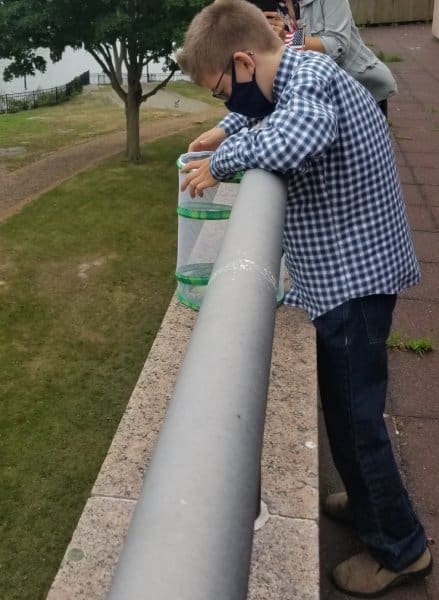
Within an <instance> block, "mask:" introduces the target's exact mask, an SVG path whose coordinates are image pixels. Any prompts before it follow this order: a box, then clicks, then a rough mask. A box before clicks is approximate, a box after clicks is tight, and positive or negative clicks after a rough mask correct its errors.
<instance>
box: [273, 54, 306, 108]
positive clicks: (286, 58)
mask: <svg viewBox="0 0 439 600" xmlns="http://www.w3.org/2000/svg"><path fill="white" fill-rule="evenodd" d="M300 54H301V52H300V51H298V50H293V49H292V48H288V46H285V48H284V51H283V54H282V58H281V59H280V63H279V67H278V69H277V73H276V76H275V78H274V82H273V100H274V102H275V103H276V102H277V101H278V100H279V98H280V96H281V95H282V92H283V90H284V88H285V86H286V85H287V83H288V82H289V81H290V79H291V75H292V73H293V71H294V70H295V68H296V66H297V64H298V62H299V60H300Z"/></svg>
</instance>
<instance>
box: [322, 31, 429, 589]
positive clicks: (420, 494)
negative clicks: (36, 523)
mask: <svg viewBox="0 0 439 600" xmlns="http://www.w3.org/2000/svg"><path fill="white" fill-rule="evenodd" d="M362 35H363V37H364V39H365V40H366V42H367V43H370V44H374V46H373V49H374V50H375V51H378V50H380V49H382V50H383V51H384V52H385V53H387V54H388V53H392V54H397V55H399V56H401V57H403V58H404V61H403V62H393V63H392V64H390V65H389V66H390V67H391V69H392V71H393V72H394V74H395V76H396V79H397V81H398V87H399V93H398V95H397V96H395V97H394V99H392V100H391V102H390V120H391V124H392V130H393V133H394V140H395V149H396V155H397V160H398V166H399V171H400V174H401V178H402V182H403V185H404V192H405V198H406V203H407V211H408V215H409V220H410V224H411V227H412V231H413V238H414V243H415V246H416V250H417V254H418V258H419V260H420V262H421V269H422V283H421V284H420V285H419V286H417V287H415V288H413V289H410V290H408V291H407V292H405V293H404V294H402V296H401V298H400V300H399V302H398V306H397V310H396V316H395V321H394V330H397V331H399V332H400V333H402V334H405V335H407V336H409V337H411V338H419V337H421V336H429V337H431V338H432V339H433V340H434V342H435V346H436V348H437V351H436V352H434V353H432V354H430V355H426V356H424V357H422V358H419V357H417V356H415V355H413V354H408V353H405V352H404V353H403V352H399V351H392V352H391V357H390V372H391V373H390V374H391V380H390V389H389V394H388V406H387V413H388V415H389V417H388V427H389V430H390V431H391V434H392V437H393V440H394V446H395V450H396V453H397V454H398V457H399V460H400V465H401V469H402V472H403V474H404V477H405V479H406V481H407V486H408V489H409V491H410V493H411V496H412V498H413V501H414V504H415V506H416V509H417V512H418V514H419V516H420V518H421V520H422V521H423V523H424V525H425V528H426V530H427V535H428V536H429V537H430V538H432V539H437V544H436V545H433V546H432V547H431V549H432V552H433V556H434V557H435V562H436V568H435V569H434V571H433V573H432V575H431V576H430V577H429V578H428V579H427V580H426V581H425V582H422V583H419V584H416V585H412V586H406V587H405V588H399V589H395V590H394V591H393V592H391V593H389V594H388V596H386V598H389V600H438V599H439V548H438V544H439V467H438V464H439V450H438V444H437V440H439V403H438V389H439V67H438V65H439V41H438V40H435V39H434V38H432V35H431V25H430V24H425V25H424V24H421V25H419V24H416V25H407V26H398V27H376V28H368V29H366V30H364V31H363V34H362ZM325 437H326V436H325V434H324V427H323V425H321V443H320V448H321V449H320V492H321V495H322V497H323V496H324V495H326V494H327V493H328V491H334V490H336V489H340V487H339V482H338V481H337V477H336V475H335V472H334V468H333V466H332V463H331V459H330V458H329V450H328V447H327V443H326V439H325ZM320 542H321V549H320V552H321V598H322V599H323V600H342V599H345V598H348V597H347V596H345V595H343V594H339V593H337V592H335V591H334V590H333V589H332V588H331V586H330V584H329V583H328V579H327V572H328V571H329V570H330V569H331V568H332V567H333V566H334V565H335V564H337V563H338V562H340V560H343V559H345V558H347V557H348V556H350V554H352V552H353V551H355V550H356V549H357V548H358V547H359V546H358V541H357V540H356V539H355V537H354V535H353V534H352V533H350V532H349V531H347V530H344V529H342V528H341V527H340V526H337V525H336V524H333V523H331V522H330V521H329V520H328V519H327V518H325V517H321V526H320Z"/></svg>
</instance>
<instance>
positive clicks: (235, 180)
mask: <svg viewBox="0 0 439 600" xmlns="http://www.w3.org/2000/svg"><path fill="white" fill-rule="evenodd" d="M243 177H244V171H238V172H237V173H235V174H234V175H232V177H231V178H230V179H226V181H227V183H241V179H242V178H243Z"/></svg>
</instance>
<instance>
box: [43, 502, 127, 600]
mask: <svg viewBox="0 0 439 600" xmlns="http://www.w3.org/2000/svg"><path fill="white" fill-rule="evenodd" d="M134 507H135V502H133V501H131V500H124V499H121V498H118V499H116V498H90V499H89V500H88V502H87V504H86V506H85V508H84V511H83V513H82V516H81V518H80V520H79V523H78V525H77V527H76V530H75V532H74V534H73V537H72V540H71V542H70V545H69V547H68V549H67V552H66V554H65V556H64V558H63V561H62V563H61V567H60V570H59V571H58V574H57V576H56V577H55V580H54V582H53V584H52V587H51V589H50V591H49V594H48V596H47V599H46V600H77V599H78V598H80V599H81V600H82V599H84V600H104V598H105V597H106V594H107V592H108V589H109V586H110V582H111V577H112V574H113V571H114V568H115V565H116V562H117V559H118V556H119V553H120V550H121V548H122V544H123V539H124V536H125V534H126V532H127V530H128V524H129V522H130V519H131V516H132V513H133V511H134Z"/></svg>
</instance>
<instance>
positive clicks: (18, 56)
mask: <svg viewBox="0 0 439 600" xmlns="http://www.w3.org/2000/svg"><path fill="white" fill-rule="evenodd" d="M207 3H208V2H206V0H204V1H203V0H80V1H78V0H0V57H1V58H6V59H9V60H11V61H12V62H11V63H10V64H9V65H8V66H7V67H6V69H5V72H4V78H5V79H6V80H8V79H12V78H13V77H19V76H23V75H29V74H31V75H33V74H35V71H36V70H40V71H44V70H45V68H46V61H45V59H44V58H43V57H42V56H41V55H40V54H39V53H38V49H39V48H49V49H50V57H51V59H52V60H53V61H57V60H60V59H61V57H62V54H63V52H64V49H65V48H66V47H67V46H71V47H73V48H76V49H78V48H81V47H84V48H85V49H86V50H87V51H88V52H89V53H90V54H91V55H92V56H93V57H94V58H95V60H96V61H97V62H98V63H99V65H100V66H101V68H102V70H103V71H104V73H106V75H107V76H108V77H109V78H110V81H111V84H112V86H113V88H114V90H115V91H116V92H117V94H118V95H119V96H120V98H122V100H123V101H124V103H125V109H126V110H125V111H126V117H127V154H128V156H129V158H131V159H132V160H137V159H139V158H140V153H139V107H140V104H141V103H142V102H144V101H145V100H147V99H148V97H150V96H151V95H153V94H155V93H156V92H157V91H158V89H160V88H161V87H164V86H165V85H166V83H167V81H168V80H169V78H170V76H169V77H168V79H166V80H164V81H163V82H160V83H159V84H157V85H156V86H155V87H154V88H152V89H148V90H147V91H144V90H143V89H142V86H141V83H140V79H141V76H142V72H143V69H144V68H145V66H147V65H148V64H149V63H151V62H154V61H157V60H159V59H162V60H163V59H164V61H165V64H166V65H167V67H168V70H169V73H170V74H171V75H172V73H173V72H174V71H175V70H176V69H177V65H176V63H175V62H174V61H173V60H172V53H173V51H174V49H175V46H176V45H178V44H179V43H180V42H181V40H182V36H183V33H184V30H185V29H186V27H187V25H188V23H189V21H190V20H191V19H192V17H193V15H194V14H195V13H196V12H198V11H199V10H200V9H201V8H202V7H203V6H204V5H205V4H207ZM121 70H124V71H126V73H127V76H128V81H127V83H126V85H125V86H124V85H122V82H121V79H120V73H121ZM136 131H137V133H136Z"/></svg>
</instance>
